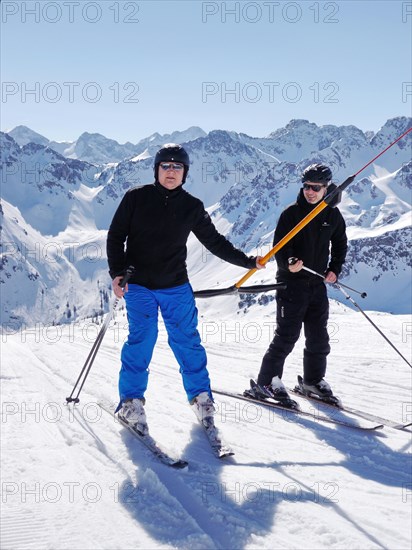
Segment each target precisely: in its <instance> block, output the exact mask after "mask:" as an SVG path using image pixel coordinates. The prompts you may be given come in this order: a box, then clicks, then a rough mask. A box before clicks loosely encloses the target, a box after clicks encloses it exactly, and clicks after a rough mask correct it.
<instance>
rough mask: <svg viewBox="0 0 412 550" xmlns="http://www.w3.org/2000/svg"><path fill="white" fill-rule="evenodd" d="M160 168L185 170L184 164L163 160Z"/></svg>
mask: <svg viewBox="0 0 412 550" xmlns="http://www.w3.org/2000/svg"><path fill="white" fill-rule="evenodd" d="M160 168H161V169H162V170H175V171H176V172H177V171H179V170H183V168H184V166H183V164H176V163H174V162H161V163H160Z"/></svg>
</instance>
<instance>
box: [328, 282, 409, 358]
mask: <svg viewBox="0 0 412 550" xmlns="http://www.w3.org/2000/svg"><path fill="white" fill-rule="evenodd" d="M333 284H334V285H335V286H336V287H337V288H338V289H339V290H340V291H341V292H342V294H343V295H344V296H345V297H346V299H347V300H349V301H350V302H352V304H353V305H354V306H355V307H356V308H358V310H359V311H360V312H361V313H362V315H363V316H364V317H366V319H367V320H368V321H369V322H370V324H371V325H372V326H373V327H374V328H375V329H376V330H377V331H378V332H379V334H380V335H381V336H382V337H383V338H385V340H386V341H387V342H388V344H389V345H390V346H392V348H393V349H394V350H395V351H396V353H397V354H398V355H399V356H400V357H402V359H403V360H404V361H405V363H407V364H408V365H409V366H410V367H411V368H412V364H411V363H409V361H408V360H407V359H406V357H404V356H403V355H402V353H401V352H400V351H399V350H398V348H397V347H395V346H394V344H392V342H391V341H390V340H389V338H387V337H386V336H385V335H384V333H383V332H382V331H381V329H380V328H379V327H377V326H376V325H375V323H374V322H373V321H372V319H370V318H369V317H368V316H367V315H366V313H365V312H364V311H363V309H362V308H361V307H360V306H359V305H358V304H357V303H356V302H355V300H354V299H353V298H352V296H349V294H348V293H347V292H345V291H344V290H343V288H341V286H342V285H340V284H338V283H333Z"/></svg>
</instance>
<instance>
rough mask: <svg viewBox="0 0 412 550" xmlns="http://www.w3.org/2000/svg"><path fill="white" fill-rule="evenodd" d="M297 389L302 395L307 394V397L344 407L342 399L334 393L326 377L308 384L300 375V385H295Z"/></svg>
mask: <svg viewBox="0 0 412 550" xmlns="http://www.w3.org/2000/svg"><path fill="white" fill-rule="evenodd" d="M295 391H296V392H297V393H300V394H301V395H306V396H307V397H311V398H314V399H317V400H318V401H323V402H324V403H328V404H329V405H334V406H335V407H338V408H341V407H342V403H341V400H340V399H339V397H336V396H335V395H333V392H332V388H331V387H330V385H329V384H328V383H327V382H326V380H325V379H324V378H322V379H321V380H319V382H316V383H313V384H307V383H305V382H304V381H303V378H302V377H301V376H298V385H297V386H296V387H295Z"/></svg>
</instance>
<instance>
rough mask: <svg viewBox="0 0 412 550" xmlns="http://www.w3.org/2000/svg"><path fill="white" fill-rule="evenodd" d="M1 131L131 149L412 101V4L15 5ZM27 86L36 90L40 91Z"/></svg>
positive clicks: (373, 113)
mask: <svg viewBox="0 0 412 550" xmlns="http://www.w3.org/2000/svg"><path fill="white" fill-rule="evenodd" d="M1 10H2V13H1V17H2V44H1V45H2V64H1V76H2V97H1V110H2V121H1V129H2V130H10V129H11V128H12V127H14V126H16V125H19V124H24V125H27V126H29V127H30V128H32V129H33V130H35V131H37V132H39V133H41V134H43V135H45V136H46V137H48V138H49V139H55V140H60V141H62V140H74V139H76V138H77V137H78V136H79V135H80V134H81V133H82V132H83V131H89V132H99V133H102V134H104V135H105V136H107V137H110V138H113V139H116V140H117V141H119V142H121V143H124V142H125V141H132V142H137V141H138V140H139V139H141V138H143V137H146V136H148V135H150V134H152V133H153V132H160V133H170V132H172V131H174V130H183V129H185V128H187V127H189V126H193V125H196V126H200V127H202V128H203V129H204V130H205V131H210V130H213V129H225V130H234V131H238V132H244V133H247V134H249V135H253V136H265V135H267V134H269V133H270V132H271V131H274V130H275V129H277V128H280V127H282V126H284V125H285V124H287V123H288V122H289V120H290V119H292V118H305V119H309V120H310V121H311V122H315V123H316V124H318V125H323V124H336V125H345V124H354V125H356V126H358V127H359V128H361V129H362V130H375V131H376V130H378V129H379V128H380V127H381V126H382V125H383V124H384V123H385V121H386V120H387V119H388V118H391V117H394V116H399V115H408V116H409V115H410V114H411V109H412V83H411V82H412V75H411V65H412V61H411V46H412V44H411V27H412V2H405V1H403V2H398V1H386V2H383V1H343V2H342V1H340V2H316V1H314V0H310V1H300V2H281V1H278V2H276V1H269V0H268V1H265V0H264V1H260V2H252V1H250V2H248V1H238V2H222V1H220V0H219V1H208V2H205V1H189V0H188V1H151V2H149V1H139V0H137V1H125V2H123V1H116V0H108V1H102V0H100V1H99V2H88V1H85V0H77V1H75V0H73V1H69V0H68V1H60V2H53V1H25V2H20V1H6V0H3V1H2V2H1ZM30 91H31V93H30Z"/></svg>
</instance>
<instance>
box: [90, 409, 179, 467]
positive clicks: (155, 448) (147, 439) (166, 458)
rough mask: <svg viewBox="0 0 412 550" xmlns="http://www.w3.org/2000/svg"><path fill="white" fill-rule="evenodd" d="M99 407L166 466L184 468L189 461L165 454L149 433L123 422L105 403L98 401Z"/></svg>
mask: <svg viewBox="0 0 412 550" xmlns="http://www.w3.org/2000/svg"><path fill="white" fill-rule="evenodd" d="M98 405H99V407H101V408H102V409H103V410H104V411H106V412H107V413H108V414H110V416H112V417H113V418H114V419H115V420H116V421H117V422H119V423H120V424H121V425H122V426H123V427H124V428H126V429H127V430H128V431H129V432H130V433H131V434H133V435H134V437H135V438H136V439H138V440H139V441H140V442H141V443H143V445H144V446H145V447H146V448H147V449H149V451H150V452H151V453H152V454H153V455H154V456H155V457H156V458H157V459H158V460H159V461H160V462H161V463H162V464H165V465H166V466H170V467H171V468H175V469H182V468H186V467H187V466H188V465H189V463H188V462H187V461H186V460H183V459H180V458H173V457H171V456H170V455H169V454H167V453H166V452H165V451H163V450H162V449H161V448H160V447H159V445H158V444H157V442H156V440H155V439H154V438H153V437H152V436H151V435H149V434H146V435H142V434H141V433H139V432H138V431H136V430H134V429H133V428H132V426H130V424H128V423H127V422H124V421H123V420H122V419H121V418H119V416H118V415H117V414H115V413H114V412H113V410H111V409H110V407H108V406H107V405H105V404H104V403H99V404H98Z"/></svg>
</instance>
